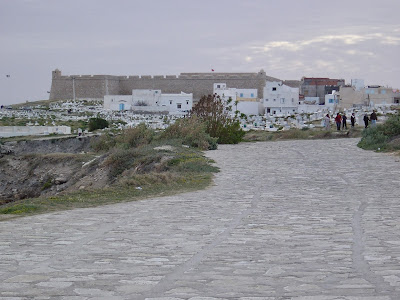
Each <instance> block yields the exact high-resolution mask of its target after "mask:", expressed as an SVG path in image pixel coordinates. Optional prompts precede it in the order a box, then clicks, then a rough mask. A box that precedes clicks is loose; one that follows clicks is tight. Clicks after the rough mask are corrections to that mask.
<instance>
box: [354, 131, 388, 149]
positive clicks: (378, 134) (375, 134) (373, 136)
mask: <svg viewBox="0 0 400 300" xmlns="http://www.w3.org/2000/svg"><path fill="white" fill-rule="evenodd" d="M381 126H382V125H378V126H376V127H370V128H367V129H365V130H364V131H363V135H362V138H361V141H360V142H359V143H358V147H360V148H362V149H365V150H376V149H378V148H380V149H382V150H383V149H385V148H386V144H387V141H388V136H386V135H385V134H384V133H383V130H382V128H380V127H381Z"/></svg>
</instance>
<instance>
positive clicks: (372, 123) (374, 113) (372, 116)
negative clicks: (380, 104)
mask: <svg viewBox="0 0 400 300" xmlns="http://www.w3.org/2000/svg"><path fill="white" fill-rule="evenodd" d="M369 119H370V120H371V126H376V121H378V116H377V115H376V112H375V110H374V111H372V114H371V116H370V118H369Z"/></svg>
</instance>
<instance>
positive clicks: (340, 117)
mask: <svg viewBox="0 0 400 300" xmlns="http://www.w3.org/2000/svg"><path fill="white" fill-rule="evenodd" d="M324 119H325V129H326V130H330V129H331V117H330V116H329V114H326V116H325V118H324ZM377 120H378V117H377V115H376V112H375V111H373V112H372V114H371V116H370V117H368V114H365V116H364V125H365V128H367V127H368V123H369V121H371V126H375V125H376V121H377ZM335 123H336V129H337V130H338V131H340V129H342V130H344V129H347V116H346V114H345V113H343V114H340V113H337V115H336V117H335ZM350 123H351V127H354V126H355V124H356V116H355V115H354V113H352V114H351V117H350Z"/></svg>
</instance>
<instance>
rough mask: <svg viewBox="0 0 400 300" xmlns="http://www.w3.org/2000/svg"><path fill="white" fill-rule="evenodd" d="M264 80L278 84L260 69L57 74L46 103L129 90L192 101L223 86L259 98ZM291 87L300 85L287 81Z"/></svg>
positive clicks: (97, 96) (120, 93)
mask: <svg viewBox="0 0 400 300" xmlns="http://www.w3.org/2000/svg"><path fill="white" fill-rule="evenodd" d="M266 81H279V79H277V78H273V77H270V76H267V75H266V74H265V72H264V71H263V70H261V71H260V72H258V73H215V72H212V73H181V74H180V75H178V76H175V75H167V76H164V75H159V76H144V75H142V76H112V75H70V76H62V74H61V71H59V70H55V71H53V72H52V83H51V91H50V98H49V99H50V100H67V99H88V98H89V99H93V98H99V99H102V98H103V97H104V95H131V94H132V90H133V89H153V90H161V91H162V92H163V93H171V94H173V93H180V92H185V93H193V100H195V101H196V100H199V99H200V98H201V97H202V96H203V95H208V94H212V93H213V84H214V83H218V82H223V83H226V84H227V86H229V87H232V88H239V89H254V88H256V89H257V90H258V95H259V97H260V98H262V97H263V88H264V86H265V82H266ZM290 83H291V85H293V84H294V85H297V87H298V85H299V84H300V83H299V81H293V80H291V81H290Z"/></svg>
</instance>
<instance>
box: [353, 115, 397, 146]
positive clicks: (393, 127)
mask: <svg viewBox="0 0 400 300" xmlns="http://www.w3.org/2000/svg"><path fill="white" fill-rule="evenodd" d="M358 147H360V148H362V149H365V150H376V151H384V152H397V153H400V113H397V114H396V115H393V116H390V117H389V119H387V120H386V122H385V123H383V124H379V125H377V126H370V127H369V128H367V129H366V130H364V131H363V133H362V138H361V141H360V142H359V143H358Z"/></svg>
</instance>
